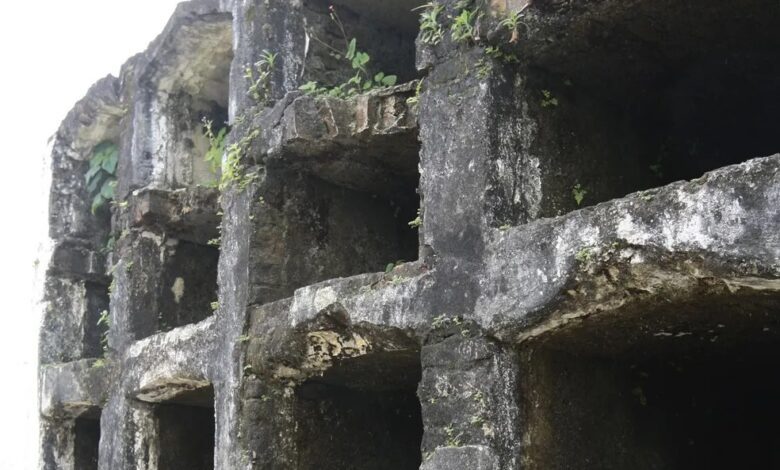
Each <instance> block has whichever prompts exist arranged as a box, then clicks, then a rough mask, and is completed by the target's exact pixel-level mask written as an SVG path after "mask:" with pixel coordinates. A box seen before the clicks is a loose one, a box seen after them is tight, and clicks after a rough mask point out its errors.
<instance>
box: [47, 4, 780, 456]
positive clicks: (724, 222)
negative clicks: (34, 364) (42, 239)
mask: <svg viewBox="0 0 780 470" xmlns="http://www.w3.org/2000/svg"><path fill="white" fill-rule="evenodd" d="M422 3H423V2H422V1H412V0H409V1H400V2H380V3H376V2H368V1H363V0H343V1H339V2H335V5H334V7H333V8H335V13H334V12H333V11H332V10H331V9H330V5H329V4H327V2H322V1H319V0H303V1H288V0H263V1H261V0H245V1H234V2H231V1H217V0H193V1H190V2H185V3H182V4H181V5H180V6H179V7H178V8H177V10H176V12H175V14H174V16H173V17H172V18H171V20H170V22H169V24H168V26H166V28H165V30H164V31H163V33H162V34H161V35H160V37H158V38H157V39H156V40H155V41H154V42H153V43H152V44H151V45H150V47H149V49H148V50H146V51H145V52H143V53H141V54H139V55H137V56H135V57H134V58H132V59H130V60H129V61H128V63H127V64H126V65H125V67H124V68H123V69H122V73H121V76H120V77H119V78H114V77H107V78H104V79H103V80H101V81H99V82H98V83H97V84H96V85H95V86H93V87H92V88H91V89H90V91H89V92H88V94H87V96H86V97H85V98H84V99H83V100H82V101H81V102H79V103H78V104H77V105H76V106H75V108H74V109H73V111H72V112H71V113H70V114H69V115H68V116H67V118H66V119H65V121H64V122H63V124H62V127H61V129H60V131H59V132H58V134H57V136H56V140H55V145H54V151H53V152H54V153H53V166H52V169H53V183H52V188H51V205H50V226H51V229H50V234H51V237H52V238H53V240H54V245H55V247H54V255H53V257H52V262H51V265H50V266H49V270H48V273H47V283H46V299H47V302H48V306H47V310H46V315H45V319H44V322H43V325H42V328H41V345H40V350H41V356H40V357H41V365H40V377H41V380H40V383H41V387H40V408H41V415H42V424H41V436H42V449H41V468H43V469H46V470H49V469H93V468H94V469H100V470H108V469H111V470H120V469H128V470H129V469H144V470H165V469H178V468H182V469H184V468H187V469H190V468H196V469H201V468H203V469H205V468H216V469H223V470H228V469H229V470H237V469H268V470H282V469H309V468H324V469H337V468H338V469H344V468H346V469H394V470H397V469H416V468H421V469H425V470H434V469H441V470H443V469H447V470H458V469H463V470H466V469H468V470H475V469H502V470H514V469H521V468H524V469H558V468H560V469H568V468H587V469H590V468H592V469H604V468H615V469H618V468H641V469H644V468H647V469H661V468H664V469H666V468H669V469H671V468H695V467H707V468H734V467H751V468H753V467H755V468H772V467H774V466H777V465H778V464H780V457H778V455H777V452H776V451H775V450H774V449H776V448H777V440H776V439H775V438H774V437H772V436H775V435H776V433H774V427H775V426H774V423H775V422H776V418H778V419H780V407H778V405H777V404H776V403H775V401H776V400H773V397H774V396H776V394H777V392H780V383H778V382H777V381H776V380H774V379H767V377H770V376H771V377H773V375H772V372H771V371H773V370H775V369H776V367H777V365H778V364H777V361H776V360H775V359H774V358H775V357H777V351H778V347H780V337H779V336H778V332H780V324H778V323H779V321H778V317H777V311H778V307H780V235H778V230H777V228H778V226H780V209H779V208H780V155H778V154H777V153H778V151H780V139H778V137H777V132H775V129H774V128H773V127H772V126H773V125H774V124H773V123H775V122H776V117H777V115H778V111H780V109H778V103H780V100H778V98H780V83H778V81H777V80H776V77H777V72H778V70H777V61H776V57H777V52H778V51H780V28H778V26H780V7H778V5H777V4H776V3H773V2H769V1H762V0H745V1H743V2H738V5H735V4H733V2H725V1H721V0H715V1H713V0H708V1H704V0H701V1H699V0H695V1H692V2H686V3H685V5H684V6H683V5H682V4H681V3H680V2H673V1H672V0H668V1H662V2H658V1H649V0H635V1H632V2H618V1H613V0H606V1H590V0H581V1H566V2H561V1H546V0H544V1H542V0H539V1H535V2H528V1H526V0H517V1H515V0H500V1H499V0H494V1H482V0H476V1H471V2H468V1H467V2H463V1H455V0H446V1H442V2H441V4H440V6H441V10H440V11H438V10H437V11H438V16H437V20H436V22H434V23H431V22H429V23H427V24H425V23H423V25H422V26H423V27H424V28H425V27H437V26H438V27H440V28H441V30H440V32H441V37H440V39H439V40H437V41H429V40H426V38H427V37H429V36H426V34H425V29H423V31H422V34H421V33H420V29H419V28H420V23H419V14H420V13H423V14H431V13H432V8H433V7H434V5H429V6H428V7H426V8H424V9H422V10H415V11H412V9H413V8H415V7H417V6H419V5H420V4H422ZM436 5H439V4H436ZM735 12H738V14H736V13H735ZM470 13H473V15H472V16H471V18H472V19H471V20H469V22H468V23H466V24H464V23H463V22H462V21H461V22H459V21H458V20H457V18H458V17H461V15H464V14H465V15H466V16H468V15H469V14H470ZM514 14H516V15H517V16H516V17H513V16H511V15H514ZM512 18H514V20H516V21H508V19H512ZM342 27H343V28H344V35H345V36H347V37H346V38H345V37H342V32H341V28H342ZM464 28H465V29H464ZM469 28H471V29H469ZM464 32H466V33H468V34H466V35H465V37H462V38H461V39H458V38H457V34H453V33H464ZM352 37H354V38H356V39H357V45H358V46H357V47H358V49H359V50H361V51H367V52H368V53H369V54H370V55H371V61H370V62H369V65H368V66H367V72H370V76H373V75H374V74H375V73H378V72H380V71H383V72H385V73H387V74H396V75H397V76H398V83H397V84H395V85H393V86H387V87H381V88H378V89H374V90H370V91H366V92H362V93H353V94H350V95H346V96H310V95H307V94H306V93H303V92H302V91H300V90H299V87H300V86H301V85H304V84H305V83H306V82H308V81H310V80H314V81H317V82H319V84H320V85H321V86H327V87H333V86H337V85H339V84H342V83H344V82H345V81H346V80H349V79H350V77H352V76H354V73H355V70H354V69H353V68H352V67H351V65H350V63H349V61H347V60H344V57H343V55H344V54H343V52H346V51H342V50H341V49H342V48H346V47H347V44H346V43H347V42H348V39H349V38H352ZM267 53H273V54H276V56H275V60H274V64H273V67H271V68H269V69H268V70H267V72H268V74H267V78H266V79H262V80H260V81H258V80H259V79H258V77H259V76H260V75H259V74H260V72H261V71H262V70H261V68H262V65H257V64H258V61H261V60H262V59H263V57H267ZM247 69H249V70H250V72H248V71H247ZM203 119H206V120H210V121H212V122H213V128H214V130H215V131H216V132H218V131H219V130H220V129H222V128H223V127H225V128H226V129H228V130H229V133H228V134H227V139H226V142H225V148H224V151H223V157H222V162H221V166H220V165H217V166H219V168H214V169H212V168H210V166H209V164H208V163H207V162H206V161H205V157H206V153H207V152H208V151H209V148H210V146H211V142H210V141H209V139H208V138H207V137H206V136H205V134H204V132H203V127H202V121H203ZM105 142H109V143H111V144H113V145H115V146H116V148H117V150H118V164H117V168H116V170H115V177H116V180H117V183H116V189H115V194H114V196H113V201H112V202H111V203H110V204H104V205H103V206H102V207H99V208H97V209H96V210H94V211H93V210H92V209H91V205H92V194H90V191H89V188H88V187H87V186H88V185H87V179H86V178H85V176H86V173H87V171H88V170H89V165H90V161H91V160H92V158H93V154H94V149H95V147H96V146H98V145H99V144H101V143H105ZM770 155H773V156H770ZM215 183H217V184H215ZM735 403H736V404H735ZM735 410H736V411H735ZM733 429H739V430H740V431H739V436H738V437H733V434H734V433H733V432H730V431H732V430H733Z"/></svg>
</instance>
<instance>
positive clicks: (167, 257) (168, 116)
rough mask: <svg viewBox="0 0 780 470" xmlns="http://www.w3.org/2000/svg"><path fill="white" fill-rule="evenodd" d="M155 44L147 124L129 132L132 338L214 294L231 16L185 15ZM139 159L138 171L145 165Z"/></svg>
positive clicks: (203, 308) (182, 320)
mask: <svg viewBox="0 0 780 470" xmlns="http://www.w3.org/2000/svg"><path fill="white" fill-rule="evenodd" d="M158 41H162V42H161V44H160V45H159V50H160V52H159V53H157V55H155V56H154V57H153V59H152V60H151V61H150V62H149V64H148V65H147V69H146V70H145V73H144V75H143V76H142V79H141V82H142V83H145V84H146V85H145V86H143V87H142V90H144V91H143V92H142V94H144V93H145V95H144V96H142V97H141V98H140V100H141V102H142V106H141V108H143V113H146V114H148V116H147V119H146V121H145V122H146V123H147V125H145V126H139V128H138V129H136V133H135V135H134V137H133V138H134V139H135V141H134V145H136V146H137V147H139V148H143V149H146V150H145V151H144V152H142V155H141V156H140V157H139V158H141V159H142V160H144V159H147V158H148V159H149V161H148V162H147V166H148V167H149V168H148V172H149V174H148V175H141V174H136V175H135V176H134V178H137V177H138V176H145V177H144V178H143V179H142V183H143V184H144V186H143V187H142V188H141V189H138V190H136V191H134V192H133V193H132V194H131V195H130V196H129V202H130V209H129V214H130V218H131V220H130V223H131V225H132V226H133V227H134V228H135V230H134V231H133V236H132V241H131V242H130V243H131V244H132V247H131V249H130V250H129V252H125V254H124V256H123V261H124V268H125V269H126V272H127V276H128V278H129V282H130V286H131V287H132V289H131V291H130V292H129V295H130V299H129V305H128V310H129V317H130V319H129V323H130V330H131V331H132V336H133V337H134V338H135V339H141V338H144V337H146V336H149V335H151V334H154V333H157V332H163V331H169V330H171V329H174V328H177V327H180V326H183V325H187V324H191V323H196V322H199V321H201V320H204V319H205V318H207V317H209V316H210V315H211V314H212V313H213V312H214V310H215V308H216V300H217V264H218V259H219V243H220V221H221V217H220V213H221V212H220V207H219V190H218V189H217V185H218V183H219V180H220V174H221V163H222V154H223V149H224V142H225V135H226V134H227V132H228V124H227V121H228V99H229V91H230V90H229V77H230V67H231V63H232V60H233V50H232V41H233V35H232V17H231V15H230V14H227V13H208V14H199V15H195V14H193V15H190V16H186V17H185V18H184V19H183V20H182V21H180V22H177V23H176V24H175V30H173V31H167V33H165V34H164V35H163V36H162V37H161V39H159V40H158ZM138 107H139V106H138V105H137V106H136V108H138ZM205 123H209V124H210V128H211V132H212V133H213V135H212V136H209V135H208V132H207V129H206V125H205ZM210 137H211V138H210ZM144 161H145V160H144ZM135 163H136V164H135V169H134V171H136V172H138V171H139V170H138V169H139V168H144V167H145V166H144V164H143V162H135Z"/></svg>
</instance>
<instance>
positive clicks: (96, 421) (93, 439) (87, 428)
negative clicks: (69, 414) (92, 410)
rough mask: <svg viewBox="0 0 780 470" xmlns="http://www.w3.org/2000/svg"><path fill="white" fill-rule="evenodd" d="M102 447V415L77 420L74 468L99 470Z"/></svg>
mask: <svg viewBox="0 0 780 470" xmlns="http://www.w3.org/2000/svg"><path fill="white" fill-rule="evenodd" d="M99 447H100V413H97V415H96V416H89V417H81V418H77V419H76V423H75V436H74V442H73V453H74V456H73V457H74V466H75V468H77V469H79V470H97V468H98V449H99Z"/></svg>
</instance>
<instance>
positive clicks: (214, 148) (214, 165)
mask: <svg viewBox="0 0 780 470" xmlns="http://www.w3.org/2000/svg"><path fill="white" fill-rule="evenodd" d="M213 125H214V123H213V122H212V121H211V120H209V119H206V118H205V117H204V118H203V135H205V136H206V138H207V139H209V149H208V151H207V152H206V157H205V160H206V162H207V163H208V164H209V168H210V169H211V172H212V173H214V174H217V173H218V172H219V169H220V168H221V167H222V156H223V155H224V154H225V144H226V140H227V134H228V128H227V126H225V127H223V128H222V129H220V130H219V131H218V132H217V133H216V134H215V133H214V127H213Z"/></svg>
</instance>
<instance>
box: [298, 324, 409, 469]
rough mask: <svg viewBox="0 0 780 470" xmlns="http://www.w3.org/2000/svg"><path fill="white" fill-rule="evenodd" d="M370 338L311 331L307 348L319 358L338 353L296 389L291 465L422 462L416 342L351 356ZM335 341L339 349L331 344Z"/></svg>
mask: <svg viewBox="0 0 780 470" xmlns="http://www.w3.org/2000/svg"><path fill="white" fill-rule="evenodd" d="M367 338H368V337H367V336H366V337H364V336H363V335H362V334H361V333H352V334H351V335H348V336H345V335H338V334H337V333H335V332H332V331H318V332H313V333H310V334H309V338H308V339H309V344H310V348H309V351H310V353H313V354H314V355H317V354H318V353H319V354H322V356H320V357H326V355H328V354H332V353H336V354H337V355H340V356H341V358H334V359H333V361H332V362H331V366H330V367H329V368H328V369H327V371H325V372H324V374H322V375H321V376H317V377H313V378H310V379H309V380H307V381H305V382H304V383H302V384H301V385H299V386H298V387H297V389H296V391H295V404H294V407H293V410H294V419H295V420H296V426H295V429H297V431H296V437H295V441H296V447H297V449H298V455H297V458H296V460H297V464H296V465H295V466H294V467H295V468H297V469H300V470H315V469H344V470H358V469H368V468H370V469H372V470H413V469H414V470H416V469H418V468H419V466H420V463H421V461H422V457H421V450H420V448H421V442H422V435H423V424H422V415H421V407H420V402H419V399H418V398H417V385H418V383H419V382H420V379H421V375H422V371H421V365H420V352H419V349H418V348H416V347H415V346H414V345H411V344H410V346H412V347H411V348H409V349H401V350H383V351H380V350H376V351H374V352H368V353H367V354H365V355H362V356H357V355H356V356H353V357H349V356H350V355H352V354H359V353H360V351H363V352H365V351H364V348H365V347H366V346H365V345H366V344H367V343H365V339H367ZM375 339H376V338H372V339H371V341H373V340H375ZM334 340H335V341H336V343H334ZM380 341H381V340H380ZM335 344H341V345H343V349H338V348H337V349H338V350H336V349H333V345H335ZM374 344H375V343H374ZM396 344H402V343H396ZM378 349H381V348H378ZM309 357H310V358H311V357H313V356H312V354H309Z"/></svg>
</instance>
